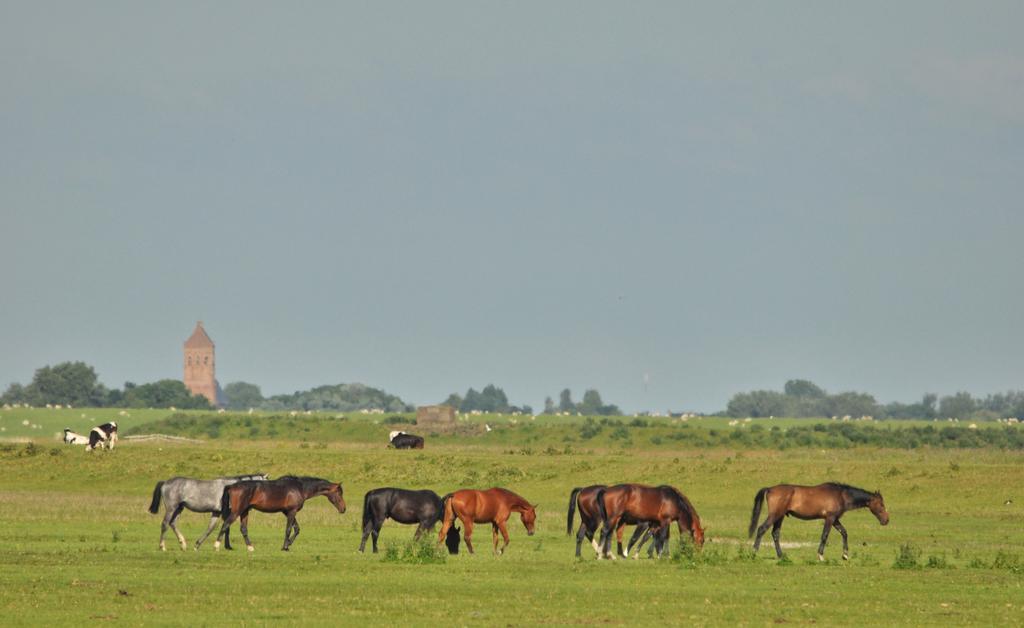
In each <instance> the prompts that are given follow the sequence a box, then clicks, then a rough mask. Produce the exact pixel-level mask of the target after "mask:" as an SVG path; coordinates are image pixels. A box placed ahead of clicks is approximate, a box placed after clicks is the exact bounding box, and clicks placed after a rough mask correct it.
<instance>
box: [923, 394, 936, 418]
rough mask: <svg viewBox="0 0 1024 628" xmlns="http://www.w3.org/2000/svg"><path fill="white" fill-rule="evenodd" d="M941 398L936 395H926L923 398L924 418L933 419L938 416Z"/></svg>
mask: <svg viewBox="0 0 1024 628" xmlns="http://www.w3.org/2000/svg"><path fill="white" fill-rule="evenodd" d="M938 403H939V396H938V395H936V394H935V393H926V394H925V395H924V397H922V398H921V406H922V407H923V408H924V411H925V415H924V418H926V419H931V418H935V417H937V416H938Z"/></svg>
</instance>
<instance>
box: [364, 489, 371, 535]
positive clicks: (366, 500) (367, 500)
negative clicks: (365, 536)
mask: <svg viewBox="0 0 1024 628" xmlns="http://www.w3.org/2000/svg"><path fill="white" fill-rule="evenodd" d="M372 492H373V491H367V492H366V495H363V530H364V531H365V530H366V524H368V523H370V493H372Z"/></svg>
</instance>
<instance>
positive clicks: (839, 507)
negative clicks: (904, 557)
mask: <svg viewBox="0 0 1024 628" xmlns="http://www.w3.org/2000/svg"><path fill="white" fill-rule="evenodd" d="M763 503H767V504H768V517H767V518H766V519H765V520H764V523H762V524H761V526H760V527H758V528H757V538H756V539H754V551H755V552H756V551H757V549H758V548H759V547H760V546H761V537H762V536H764V533H765V532H766V531H767V530H768V526H771V527H772V540H774V541H775V553H776V555H778V557H779V558H782V547H780V546H779V531H780V530H781V529H782V520H783V518H784V517H786V516H789V515H792V516H794V517H796V518H797V519H804V520H807V519H824V520H825V528H824V529H823V530H822V531H821V543H820V544H819V545H818V560H825V541H827V540H828V533H829V530H831V529H832V527H833V526H834V527H835V528H836V529H837V530H839V534H842V535H843V560H849V559H850V550H849V545H848V544H847V540H846V528H844V527H843V524H842V523H840V522H839V518H840V517H842V516H843V514H844V513H845V512H846V511H847V510H854V509H856V508H864V507H867V508H868V510H870V511H871V514H873V515H875V517H877V518H878V522H879V523H881V524H882V525H887V524H888V523H889V513H888V512H886V510H885V500H883V499H882V494H881V493H879V492H878V491H875V492H874V493H871V492H868V491H865V490H864V489H861V488H856V487H853V486H850V485H849V484H840V483H838V482H826V483H825V484H819V485H817V486H798V485H795V484H776V485H775V486H769V487H766V488H762V489H761V490H759V491H758V492H757V495H755V496H754V510H753V512H752V513H751V514H750V528H749V529H748V530H747V535H748V537H750V536H753V535H754V528H755V526H757V520H758V518H759V517H760V516H761V505H762V504H763Z"/></svg>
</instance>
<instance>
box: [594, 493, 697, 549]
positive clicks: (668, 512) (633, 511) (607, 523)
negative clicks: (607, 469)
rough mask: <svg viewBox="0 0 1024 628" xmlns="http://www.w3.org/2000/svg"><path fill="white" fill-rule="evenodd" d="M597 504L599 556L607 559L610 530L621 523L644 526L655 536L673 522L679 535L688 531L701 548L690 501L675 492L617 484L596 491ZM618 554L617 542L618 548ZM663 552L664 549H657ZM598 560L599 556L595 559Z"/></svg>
mask: <svg viewBox="0 0 1024 628" xmlns="http://www.w3.org/2000/svg"><path fill="white" fill-rule="evenodd" d="M597 502H598V505H599V506H600V507H603V511H602V513H601V514H602V519H603V520H604V530H603V531H602V533H601V537H602V539H601V541H602V542H601V545H602V550H603V551H602V555H603V556H609V557H610V556H611V544H612V531H613V530H616V529H618V528H619V526H620V525H622V524H623V523H627V524H637V525H639V524H641V523H647V524H649V525H650V526H651V528H652V529H656V530H657V533H658V534H662V535H663V534H664V532H665V531H667V530H668V527H669V525H670V524H671V523H672V522H673V521H675V522H676V524H677V525H678V526H679V533H680V534H682V533H683V532H684V531H685V532H689V534H690V538H692V539H693V542H694V543H696V544H697V547H703V546H704V529H703V528H702V527H701V525H700V517H699V516H698V515H697V511H696V509H694V507H693V505H692V504H691V503H690V500H688V499H687V498H686V496H685V495H683V494H682V493H681V492H680V491H679V489H677V488H675V487H673V486H668V485H661V486H646V485H644V484H617V485H615V486H610V487H608V488H605V489H598V494H597ZM619 551H620V552H621V551H622V550H621V543H620V549H619ZM661 551H662V552H663V551H664V548H662V550H661ZM599 557H600V556H599Z"/></svg>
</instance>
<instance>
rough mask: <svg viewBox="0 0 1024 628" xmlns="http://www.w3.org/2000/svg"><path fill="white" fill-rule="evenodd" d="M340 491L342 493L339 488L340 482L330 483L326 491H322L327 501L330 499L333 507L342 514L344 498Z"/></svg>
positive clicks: (343, 511)
mask: <svg viewBox="0 0 1024 628" xmlns="http://www.w3.org/2000/svg"><path fill="white" fill-rule="evenodd" d="M341 493H342V490H341V484H340V483H338V484H331V485H330V487H328V489H327V492H325V493H324V496H325V497H327V500H328V501H330V502H331V503H332V504H334V507H335V508H337V509H338V513H339V514H344V513H345V498H344V497H342V495H341Z"/></svg>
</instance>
